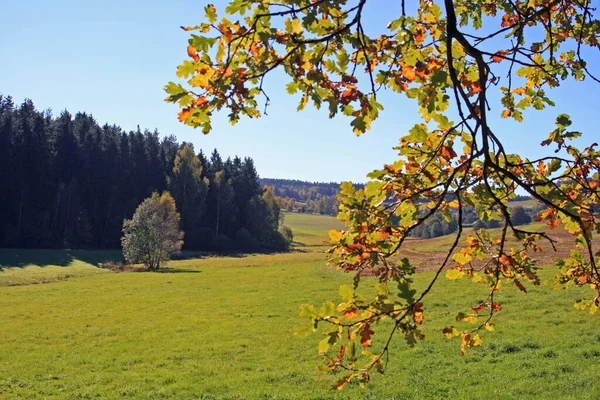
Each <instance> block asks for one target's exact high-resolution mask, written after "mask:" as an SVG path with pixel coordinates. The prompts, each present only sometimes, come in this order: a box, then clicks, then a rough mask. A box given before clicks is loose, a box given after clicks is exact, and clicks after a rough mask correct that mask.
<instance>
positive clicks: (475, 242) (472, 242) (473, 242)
mask: <svg viewBox="0 0 600 400" xmlns="http://www.w3.org/2000/svg"><path fill="white" fill-rule="evenodd" d="M466 240H467V243H468V244H469V246H471V247H475V246H479V239H477V238H476V237H475V236H473V235H469V236H467V239H466Z"/></svg>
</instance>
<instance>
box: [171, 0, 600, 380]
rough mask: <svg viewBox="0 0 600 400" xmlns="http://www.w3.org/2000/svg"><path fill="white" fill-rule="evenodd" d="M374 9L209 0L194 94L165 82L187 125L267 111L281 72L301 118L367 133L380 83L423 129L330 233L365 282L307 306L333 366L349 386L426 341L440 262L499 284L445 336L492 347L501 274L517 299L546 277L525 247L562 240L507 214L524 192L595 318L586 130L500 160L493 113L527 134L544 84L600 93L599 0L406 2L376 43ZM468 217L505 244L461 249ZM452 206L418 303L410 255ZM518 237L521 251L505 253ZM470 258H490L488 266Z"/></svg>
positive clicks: (594, 178)
mask: <svg viewBox="0 0 600 400" xmlns="http://www.w3.org/2000/svg"><path fill="white" fill-rule="evenodd" d="M367 7H377V8H378V9H379V10H385V9H386V5H385V4H384V3H382V2H374V1H369V0H356V1H346V0H273V1H269V2H263V1H260V2H259V1H256V2H253V1H249V0H233V1H231V2H230V3H229V5H228V6H227V8H226V9H225V13H226V14H229V15H230V16H228V17H226V16H222V17H220V18H219V16H218V12H217V10H216V9H215V7H214V6H212V5H207V6H206V7H205V15H206V20H205V22H203V23H201V24H199V25H197V26H192V27H185V28H184V29H185V30H187V31H190V32H191V34H192V35H191V38H190V40H189V44H188V47H187V50H188V55H189V59H187V60H185V61H184V62H183V63H182V64H181V65H180V66H179V67H178V69H177V75H178V76H179V77H180V78H183V79H185V82H184V84H183V85H182V84H180V83H174V82H171V83H169V84H168V85H167V86H166V91H167V92H168V95H169V96H168V98H167V101H170V102H175V103H177V104H179V106H180V107H181V112H180V113H179V120H180V121H181V122H183V123H185V124H188V125H191V126H197V127H200V128H201V129H202V131H203V132H204V133H208V132H209V131H210V130H211V117H212V115H213V114H214V113H215V112H216V111H218V110H221V109H224V108H225V109H227V110H228V111H229V119H230V121H231V122H232V123H235V122H237V121H238V120H239V119H240V118H241V117H242V116H247V117H251V118H254V117H259V116H260V115H261V114H262V113H263V111H262V109H263V107H265V106H266V105H267V104H268V102H269V98H268V97H267V94H266V93H265V89H264V87H263V83H264V82H265V81H266V80H267V79H269V76H270V73H271V72H272V71H274V70H275V69H279V70H281V71H283V72H284V73H285V74H287V76H288V77H289V83H288V84H287V90H288V92H290V93H299V95H300V103H299V105H298V110H302V109H304V108H305V107H306V105H307V104H308V103H312V104H313V105H314V106H315V107H316V108H322V107H324V108H326V109H327V111H328V113H329V115H330V116H331V117H333V116H336V115H339V114H342V115H344V116H347V117H349V118H350V119H351V122H350V125H351V126H352V130H353V131H354V132H355V133H356V134H357V135H360V134H362V133H364V132H365V131H367V130H368V129H369V128H370V127H371V123H372V122H373V121H374V120H375V119H377V117H378V116H379V114H380V112H381V111H382V110H383V106H382V105H381V104H380V100H379V99H378V93H380V91H381V90H383V89H389V90H391V91H394V92H396V93H397V94H398V95H399V96H406V97H407V98H409V99H412V100H414V101H416V102H417V104H418V106H419V112H420V114H421V118H422V122H420V123H417V124H415V125H414V126H413V127H412V128H411V129H410V130H409V131H408V132H406V133H405V134H404V135H403V136H402V137H401V139H400V146H398V147H397V150H398V153H399V156H400V157H399V159H398V160H397V161H395V162H392V163H389V164H386V165H384V167H383V168H382V169H380V170H377V171H374V172H372V173H371V174H370V175H369V177H370V178H371V179H372V181H370V182H369V183H368V184H367V185H366V186H365V188H364V189H360V190H357V189H356V188H355V187H353V186H352V185H351V184H349V183H348V184H343V185H342V191H341V194H340V196H339V199H340V202H341V205H340V210H341V212H340V214H339V218H341V219H342V220H343V221H345V222H346V226H347V227H346V229H345V230H344V231H341V232H337V231H332V232H331V234H330V237H331V241H332V248H331V250H330V252H329V255H330V262H331V263H332V264H334V265H336V266H337V267H338V268H340V269H342V270H343V271H346V272H348V273H353V274H355V280H354V285H353V286H344V287H342V288H341V290H340V294H341V297H342V302H341V304H340V305H339V306H337V307H336V306H334V303H333V302H330V303H326V304H325V305H323V306H322V307H320V308H318V307H314V306H306V307H304V309H303V311H302V315H304V316H306V317H308V318H310V319H311V320H312V321H313V322H314V327H315V328H317V327H323V330H322V332H323V334H324V335H325V338H324V339H323V341H322V342H321V343H320V345H319V353H320V354H322V355H323V358H324V369H325V370H332V371H333V370H342V371H345V372H346V375H344V377H343V378H342V379H340V380H339V382H338V383H337V385H336V386H337V387H338V388H340V389H341V388H343V387H344V385H346V384H347V383H348V382H350V381H351V380H353V379H358V380H360V381H361V383H364V382H366V381H368V380H369V378H370V374H371V372H372V370H379V371H381V370H382V369H383V363H382V360H383V359H384V357H385V356H386V355H387V354H388V351H389V346H390V343H392V341H391V339H392V337H393V336H394V335H402V336H404V338H405V339H406V341H407V342H408V344H409V345H411V346H412V345H414V344H415V342H416V341H417V340H418V339H421V338H422V337H423V335H422V332H421V330H420V326H421V324H422V323H423V320H424V318H425V317H424V308H423V304H424V301H425V299H426V296H427V294H428V293H429V292H430V291H431V290H432V289H433V287H434V285H435V282H436V280H437V279H438V277H439V276H441V275H442V274H443V271H444V269H447V268H449V267H453V269H452V270H450V271H448V273H447V277H448V278H450V279H458V278H468V279H473V280H474V281H476V282H480V283H482V284H484V285H487V286H488V287H489V294H488V296H487V297H486V298H485V299H484V300H483V301H481V302H480V303H478V304H474V305H473V308H472V309H471V310H469V311H468V312H466V313H462V314H460V315H459V316H458V319H459V326H458V327H454V326H451V327H448V328H447V329H446V330H445V334H446V335H447V336H449V337H454V336H458V337H460V338H462V351H463V352H464V351H466V350H467V349H468V348H470V347H474V346H478V345H479V344H480V343H481V339H480V337H479V335H478V331H479V330H480V329H481V328H483V327H487V328H491V325H490V321H491V318H492V317H493V316H494V314H495V313H497V312H498V311H500V309H501V305H500V304H498V302H497V298H496V297H495V293H496V292H497V290H498V289H499V287H500V284H501V282H502V281H504V282H505V284H506V283H508V284H511V285H515V286H516V287H518V288H519V289H521V290H523V291H524V290H525V285H526V284H528V283H531V284H537V283H539V277H538V274H537V272H536V267H535V265H534V261H533V260H532V258H531V254H532V253H533V252H535V251H537V250H539V246H540V243H549V245H550V246H552V245H553V240H552V238H551V237H550V236H548V234H547V233H546V231H543V230H535V229H530V228H527V227H521V226H516V225H515V224H514V223H513V220H512V216H511V212H510V210H509V208H508V207H507V205H506V203H507V201H508V200H509V199H513V198H515V197H516V195H517V193H527V194H528V195H530V196H532V197H533V198H534V199H536V200H537V201H538V202H540V204H543V205H544V207H545V209H544V210H542V211H541V212H540V213H539V215H538V219H540V220H541V221H545V222H547V223H548V224H549V225H550V226H551V227H552V228H556V227H557V226H559V225H563V226H564V228H565V229H566V230H567V231H569V232H570V233H571V234H572V235H573V242H572V244H573V247H572V252H571V256H570V257H569V258H568V259H566V260H562V261H560V262H559V264H558V266H559V268H558V274H557V277H556V284H557V287H562V286H564V285H578V286H586V287H588V288H589V289H590V290H589V292H588V296H587V297H586V299H584V300H580V301H579V302H578V303H577V306H578V307H579V308H581V309H585V310H589V311H591V312H592V313H593V312H596V310H597V309H598V303H599V298H600V297H599V296H600V295H599V290H600V285H599V283H600V272H599V270H598V265H597V264H598V261H599V260H598V254H597V253H596V251H595V250H594V246H593V235H594V233H595V232H598V231H600V219H599V216H598V209H597V207H595V205H596V204H598V203H599V202H600V196H599V192H598V180H599V176H598V170H599V168H600V159H599V153H598V150H597V146H596V144H592V145H590V146H586V147H583V148H579V147H576V146H575V144H574V142H573V141H572V139H574V138H578V137H579V136H581V133H580V132H578V131H575V130H573V129H572V128H571V127H570V126H571V124H572V121H571V118H570V117H569V116H568V115H566V114H563V113H557V115H556V118H555V129H553V130H552V131H551V132H549V134H548V136H547V138H546V139H545V140H543V141H542V142H541V146H543V147H545V148H546V149H548V150H550V151H548V155H547V156H543V157H539V158H537V159H527V158H525V157H522V156H520V155H519V154H511V153H509V152H508V151H507V150H506V148H505V146H504V143H503V140H502V137H501V135H500V134H499V131H498V129H497V128H496V127H495V126H494V124H493V121H494V118H493V117H491V116H492V115H494V114H495V115H496V116H498V117H503V118H512V119H514V120H516V121H519V122H521V121H523V122H524V123H526V122H525V121H524V120H525V117H526V116H527V115H526V113H525V111H530V110H541V109H545V108H547V107H549V106H553V105H554V103H553V101H552V100H551V99H550V97H549V89H551V88H554V87H557V86H559V85H561V84H562V83H563V82H565V81H569V82H570V83H571V84H577V83H578V82H581V81H586V82H591V83H597V82H600V81H599V80H598V78H597V77H595V76H594V75H593V71H592V67H593V66H592V65H591V64H590V63H588V62H586V57H584V56H585V55H589V54H591V53H594V52H597V51H598V47H599V43H598V37H599V34H600V22H599V21H598V20H597V19H596V17H595V15H596V14H595V10H594V9H593V8H592V5H591V3H590V1H589V0H527V1H512V0H473V1H452V0H440V1H433V0H423V1H419V2H408V1H405V0H401V1H400V10H401V11H400V15H398V16H397V17H395V18H391V21H389V24H388V25H387V26H382V27H381V29H380V30H379V31H376V30H375V29H369V33H367V31H366V30H365V28H364V21H363V13H364V10H365V9H366V8H367ZM596 54H597V53H596ZM589 59H590V60H591V59H592V58H589ZM585 90H590V89H589V86H588V85H586V87H585ZM591 90H595V89H591ZM494 96H495V97H494ZM494 98H500V101H499V102H497V101H496V102H495V101H494ZM532 129H533V127H532ZM551 150H554V151H551ZM467 207H469V208H473V209H475V212H476V214H477V217H478V218H479V219H480V220H482V221H489V220H494V221H502V222H501V224H502V227H501V229H500V237H499V239H496V238H494V239H492V237H491V236H490V235H489V234H488V233H486V232H485V230H484V231H481V232H480V233H477V234H473V235H468V236H467V237H466V238H465V236H464V235H463V227H462V215H463V212H464V210H465V208H467ZM452 212H456V213H457V221H458V229H457V232H456V236H455V239H454V241H453V243H452V245H451V246H450V247H449V249H448V252H447V256H446V257H445V259H444V261H443V262H441V263H440V264H439V265H438V266H437V268H438V269H437V272H436V273H435V274H434V278H433V279H432V281H431V283H430V284H429V285H428V286H427V287H426V288H425V289H424V290H423V291H421V292H417V291H416V290H415V289H413V288H412V279H411V276H412V275H413V274H414V272H415V268H414V266H413V265H412V264H411V260H410V259H407V258H404V257H402V250H403V244H404V243H405V239H406V238H407V237H408V236H409V235H410V234H411V232H412V231H413V230H415V229H416V228H417V227H419V226H420V225H421V224H423V223H424V222H425V221H427V220H428V219H429V218H432V217H433V216H435V215H437V214H442V215H443V216H445V217H449V216H450V214H451V213H452ZM393 216H395V217H397V219H396V220H399V223H398V224H395V223H393V221H392V219H393V218H392V217H393ZM510 236H514V237H515V238H516V239H517V242H518V243H519V245H510V246H509V245H508V244H507V239H508V238H509V237H510ZM476 258H481V259H483V263H481V264H478V265H479V267H476V266H475V265H474V264H473V263H472V261H473V260H474V259H476ZM367 271H368V272H369V274H370V275H375V276H376V277H377V278H378V280H379V284H377V285H376V286H375V289H374V290H370V289H363V287H362V285H360V282H361V279H360V278H361V276H362V275H363V274H364V273H365V272H367ZM369 287H371V286H369ZM337 303H339V302H337ZM384 320H386V321H391V324H382V325H380V326H379V327H378V329H384V328H383V327H390V328H389V330H388V332H387V339H385V340H384V341H383V344H382V346H381V347H380V348H379V351H378V352H377V353H375V354H373V353H370V352H368V351H364V352H363V353H362V355H361V354H360V352H359V351H358V350H357V349H358V348H361V347H362V348H364V349H365V350H370V349H372V340H373V339H372V337H373V334H374V330H375V329H376V328H375V326H376V325H375V324H376V323H378V322H380V321H384ZM471 323H472V324H474V325H470V324H471ZM378 333H379V331H378Z"/></svg>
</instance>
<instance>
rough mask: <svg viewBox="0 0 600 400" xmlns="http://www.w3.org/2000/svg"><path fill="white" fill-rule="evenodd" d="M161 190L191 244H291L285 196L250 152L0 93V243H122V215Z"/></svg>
mask: <svg viewBox="0 0 600 400" xmlns="http://www.w3.org/2000/svg"><path fill="white" fill-rule="evenodd" d="M164 190H168V191H170V192H171V194H172V195H173V197H174V198H175V200H176V204H177V210H178V211H179V212H180V213H181V221H182V229H183V231H184V232H185V238H184V242H185V244H184V248H185V249H198V250H223V251H232V250H243V251H258V250H264V249H268V250H282V249H285V248H287V245H288V243H289V236H290V234H289V232H287V230H283V229H281V228H282V227H280V207H279V204H278V202H277V200H276V198H275V196H274V194H273V192H272V191H270V190H265V189H263V186H262V184H261V183H260V180H259V176H258V173H257V171H256V168H255V166H254V162H253V160H252V159H251V158H249V157H246V158H243V159H242V158H240V157H237V156H236V157H234V158H227V159H225V160H224V159H223V158H222V157H221V155H220V154H219V153H218V151H217V150H214V151H213V152H212V153H211V154H206V153H204V152H203V151H202V150H199V151H197V152H196V151H195V150H194V149H193V147H192V146H191V145H189V144H186V143H178V142H177V140H176V138H175V137H174V136H163V135H161V134H160V133H159V132H158V131H156V130H154V131H149V130H143V131H142V130H141V129H140V128H139V126H138V128H137V130H135V131H129V132H127V131H125V130H123V129H122V128H120V127H118V126H116V125H108V124H105V125H103V126H100V125H99V124H98V123H97V122H96V120H95V119H94V118H93V117H92V115H90V114H87V113H83V112H78V113H76V114H75V115H74V116H73V115H72V114H70V113H69V112H68V111H62V112H61V113H60V114H59V115H58V116H54V115H53V114H52V112H50V111H39V110H36V108H35V106H34V104H33V102H32V101H31V100H25V101H24V102H23V103H22V104H21V105H15V104H14V103H13V100H12V99H11V97H9V96H4V95H0V247H23V248H118V247H120V237H121V236H122V232H121V230H122V225H123V220H124V219H125V218H131V216H132V215H133V213H134V211H135V209H136V207H137V206H138V204H140V202H141V201H142V200H143V199H144V198H146V197H148V196H150V195H151V194H152V193H153V192H155V191H158V192H161V191H164ZM280 230H281V231H282V232H285V233H286V236H287V238H286V237H284V235H282V233H280Z"/></svg>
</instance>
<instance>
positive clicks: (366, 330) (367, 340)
mask: <svg viewBox="0 0 600 400" xmlns="http://www.w3.org/2000/svg"><path fill="white" fill-rule="evenodd" d="M374 333H375V332H374V331H373V330H372V329H371V326H370V325H369V324H366V325H365V326H364V327H363V328H362V330H361V331H360V344H361V346H362V347H369V346H370V345H371V335H372V334H374Z"/></svg>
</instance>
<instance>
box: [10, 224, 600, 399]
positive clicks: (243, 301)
mask: <svg viewBox="0 0 600 400" xmlns="http://www.w3.org/2000/svg"><path fill="white" fill-rule="evenodd" d="M329 222H331V219H328V218H325V217H321V216H312V215H301V214H298V215H295V214H292V215H287V216H286V223H287V224H289V225H290V226H291V227H292V229H294V231H295V235H296V239H295V240H297V241H298V242H301V243H306V242H308V238H312V239H311V240H314V243H317V237H319V235H320V238H319V240H320V241H321V242H322V241H323V240H325V239H326V232H327V230H328V229H329V228H330V227H332V226H331V225H329ZM296 223H297V224H298V227H296V226H295V224H296ZM311 224H312V225H313V227H311ZM304 249H305V250H306V248H304ZM298 250H303V249H302V248H299V249H298ZM309 250H310V251H306V252H302V251H295V252H291V253H281V254H271V255H251V256H246V257H221V258H219V257H207V258H203V259H198V260H180V261H172V262H170V263H169V264H168V266H167V268H166V269H165V271H164V272H163V273H149V272H141V273H99V274H94V275H86V276H81V277H72V278H71V279H69V280H67V281H60V282H54V283H48V284H43V285H25V286H15V287H0V320H1V321H2V327H1V329H0V398H4V397H5V398H14V397H23V398H61V399H62V398H102V399H104V398H115V399H116V398H151V399H158V398H178V399H179V398H181V399H191V398H203V399H211V398H218V399H221V398H236V399H242V398H251V399H254V398H261V399H262V398H281V399H294V398H295V399H307V398H312V399H317V398H319V399H323V398H351V399H362V398H373V399H379V398H414V399H423V398H428V399H429V398H440V399H441V398H444V399H448V398H465V399H474V398H482V399H483V398H504V399H513V398H542V399H545V398H588V399H597V398H600V383H599V382H600V368H599V367H598V363H599V362H600V329H599V326H600V325H599V324H598V316H589V315H588V314H585V313H582V312H580V311H576V310H575V309H574V308H573V303H574V301H575V299H576V298H577V297H578V296H581V295H582V291H581V290H569V291H564V292H556V291H554V290H552V288H551V287H547V286H541V287H533V288H531V287H530V288H528V289H529V293H528V294H523V293H520V292H518V291H517V290H516V289H515V288H510V287H505V288H504V289H503V290H502V291H501V292H500V293H499V296H500V298H499V301H501V302H502V303H503V304H504V308H503V310H502V311H501V312H500V313H499V314H498V319H497V321H496V323H497V331H496V332H493V333H491V332H490V333H485V334H484V336H483V339H484V343H483V345H482V346H481V347H480V348H477V349H473V350H471V351H470V352H469V353H468V354H467V355H466V356H464V357H462V356H460V343H459V342H458V341H457V340H453V341H448V340H447V339H446V338H444V337H443V336H442V334H441V330H442V328H443V327H445V326H449V325H452V324H454V325H456V324H457V322H456V321H455V320H454V317H455V315H456V313H457V312H458V311H462V310H464V309H465V308H467V307H470V306H472V305H474V303H475V302H476V301H477V300H479V299H480V298H481V297H482V296H483V295H484V289H485V288H484V287H482V286H478V285H474V284H472V283H469V282H464V281H459V282H456V281H447V280H445V279H443V278H442V279H441V280H440V281H439V283H438V285H437V286H436V289H435V290H434V292H433V293H432V294H431V297H429V298H428V300H427V302H426V306H425V323H424V331H425V334H426V340H425V341H424V342H421V343H419V344H418V345H417V346H416V347H415V348H409V347H407V346H406V344H405V343H404V341H403V340H402V338H400V337H398V338H396V339H394V346H393V351H392V355H391V357H390V363H389V365H388V369H387V372H386V375H385V377H378V376H377V377H375V378H374V382H373V384H372V385H370V386H368V387H367V389H366V390H361V389H360V388H359V387H358V386H357V385H351V386H349V387H348V388H347V389H346V390H344V392H342V393H337V392H335V391H331V390H330V389H329V386H330V385H331V384H332V383H333V382H334V381H335V380H336V379H337V378H338V377H339V375H338V376H326V375H322V374H320V373H319V372H317V371H316V369H315V366H316V364H317V363H318V362H319V357H318V355H317V350H316V349H317V343H318V341H319V340H320V339H321V337H320V336H319V335H309V336H306V337H303V336H294V335H292V334H290V333H289V332H290V330H291V329H292V328H294V327H296V326H298V325H301V324H303V323H305V322H306V321H304V320H303V319H302V318H300V317H299V316H298V311H299V306H300V305H301V304H303V303H313V304H319V303H321V302H323V301H325V300H329V299H337V298H338V297H337V296H338V286H339V284H341V283H344V282H348V281H349V280H350V277H349V276H347V275H345V274H342V273H340V272H337V271H335V270H333V269H331V268H328V267H324V256H323V255H322V253H320V252H318V251H312V250H315V249H313V248H309ZM81 256H83V255H81ZM41 263H42V264H43V262H41ZM73 267H75V265H71V266H65V267H56V268H63V269H64V270H71V269H72V268H73ZM28 268H29V267H28ZM38 268H47V267H38ZM89 268H93V267H91V266H90V267H89ZM10 270H11V268H6V267H4V271H3V272H1V273H0V274H2V273H6V272H10ZM23 271H24V272H23V274H26V272H27V268H25V269H24V270H23ZM551 276H552V271H551V270H550V269H548V270H547V271H546V272H544V279H547V278H549V277H551ZM431 277H432V274H431V273H421V274H418V275H417V277H416V280H417V285H418V286H419V287H423V286H424V285H425V284H426V282H428V280H429V279H431ZM368 286H371V285H370V282H368V281H367V287H368ZM384 337H385V331H383V330H378V331H377V334H376V335H375V337H374V338H375V344H376V345H377V344H378V343H381V341H382V340H383V339H384Z"/></svg>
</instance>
